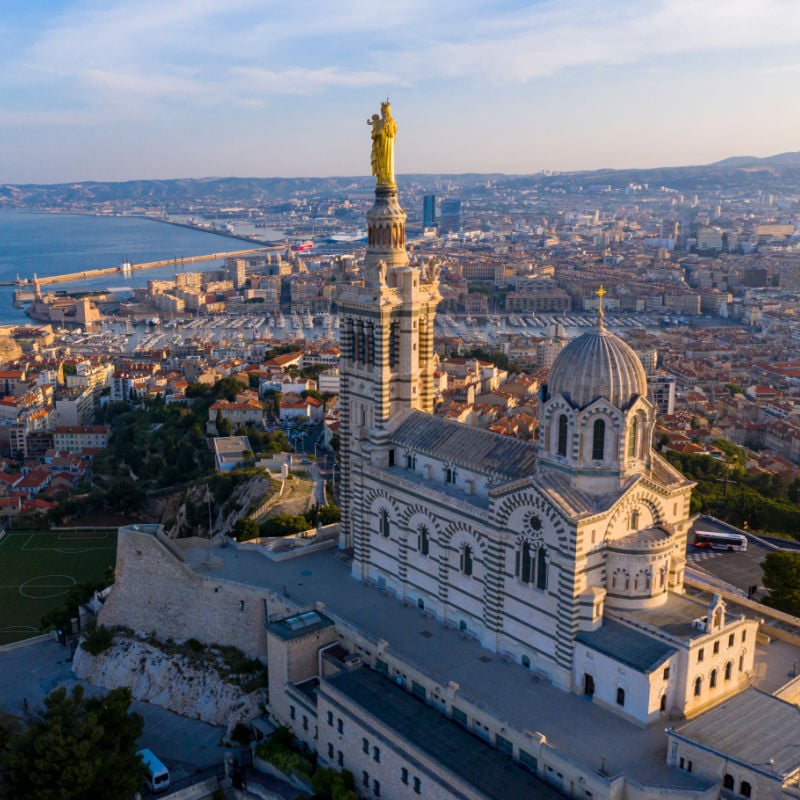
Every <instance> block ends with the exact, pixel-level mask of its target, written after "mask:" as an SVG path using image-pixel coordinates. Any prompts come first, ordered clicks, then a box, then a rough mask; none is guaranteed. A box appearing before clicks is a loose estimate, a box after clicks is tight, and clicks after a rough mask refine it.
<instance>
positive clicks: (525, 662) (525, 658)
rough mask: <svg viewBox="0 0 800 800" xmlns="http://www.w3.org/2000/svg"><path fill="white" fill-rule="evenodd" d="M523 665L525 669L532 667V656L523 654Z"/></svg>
mask: <svg viewBox="0 0 800 800" xmlns="http://www.w3.org/2000/svg"><path fill="white" fill-rule="evenodd" d="M522 666H523V667H525V669H529V668H530V666H531V659H530V656H522Z"/></svg>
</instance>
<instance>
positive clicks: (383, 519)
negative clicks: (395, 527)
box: [380, 508, 389, 537]
mask: <svg viewBox="0 0 800 800" xmlns="http://www.w3.org/2000/svg"><path fill="white" fill-rule="evenodd" d="M380 531H381V536H386V537H388V536H389V512H388V511H387V510H386V509H385V508H382V509H381V511H380Z"/></svg>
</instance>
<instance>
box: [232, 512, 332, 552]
mask: <svg viewBox="0 0 800 800" xmlns="http://www.w3.org/2000/svg"><path fill="white" fill-rule="evenodd" d="M340 518H341V512H340V509H339V506H335V505H327V506H321V505H319V503H315V504H314V505H313V506H312V507H311V508H310V509H308V511H306V512H305V513H303V514H277V515H275V516H274V517H270V518H269V519H266V520H265V521H264V522H262V523H261V525H259V524H258V523H257V522H256V521H255V520H253V519H250V518H249V517H245V518H242V519H240V520H238V521H237V522H236V524H235V525H234V527H233V537H234V538H235V539H236V540H237V541H240V542H246V541H249V540H250V539H258V538H259V537H262V536H263V537H267V536H291V535H292V534H293V533H302V531H307V530H310V529H312V528H315V527H316V526H317V525H331V524H333V523H334V522H338V521H339V519H340Z"/></svg>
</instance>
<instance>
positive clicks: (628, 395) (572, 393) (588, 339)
mask: <svg viewBox="0 0 800 800" xmlns="http://www.w3.org/2000/svg"><path fill="white" fill-rule="evenodd" d="M547 384H548V385H547V388H548V394H549V395H550V397H555V396H556V395H559V394H563V395H564V396H565V397H566V398H567V399H568V400H569V401H570V402H571V403H572V404H573V405H574V406H576V407H577V408H585V407H586V406H588V405H589V403H592V402H594V401H595V400H597V398H599V397H604V398H605V399H606V400H608V401H609V402H611V403H612V404H613V405H615V406H616V407H617V408H619V409H622V410H625V409H626V408H627V407H628V406H629V405H630V404H631V403H632V402H633V401H634V400H635V399H636V398H637V397H647V376H646V375H645V372H644V367H643V366H642V362H641V361H640V360H639V356H637V355H636V353H634V352H633V350H632V349H631V347H630V346H629V345H627V344H625V342H623V341H622V339H620V338H619V336H616V335H614V334H613V333H609V332H608V331H607V330H606V329H605V328H604V327H603V323H602V316H600V319H599V320H598V326H597V328H596V329H595V330H593V331H590V332H588V333H584V334H582V335H581V336H579V337H578V338H577V339H574V340H573V341H571V342H570V343H569V344H568V345H567V346H566V347H565V348H564V349H563V350H562V351H561V352H560V353H559V354H558V356H557V357H556V360H555V361H554V362H553V366H552V368H551V370H550V377H549V379H548V382H547Z"/></svg>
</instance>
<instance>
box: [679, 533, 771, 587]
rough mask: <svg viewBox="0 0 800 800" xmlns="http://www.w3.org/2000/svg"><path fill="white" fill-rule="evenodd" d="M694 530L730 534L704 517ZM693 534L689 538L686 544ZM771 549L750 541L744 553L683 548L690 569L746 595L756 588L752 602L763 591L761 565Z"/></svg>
mask: <svg viewBox="0 0 800 800" xmlns="http://www.w3.org/2000/svg"><path fill="white" fill-rule="evenodd" d="M694 528H698V529H700V530H704V531H719V532H721V533H728V532H729V530H728V529H726V528H724V527H723V526H721V525H718V524H716V523H715V522H714V521H713V520H710V519H708V518H707V517H701V518H700V519H698V521H697V522H696V523H695V525H694ZM691 541H692V534H691V533H690V534H689V542H691ZM768 552H770V548H768V547H765V546H764V545H762V544H759V543H758V542H756V541H753V540H752V539H750V541H749V542H748V545H747V550H746V551H745V552H743V553H742V552H735V553H728V552H726V551H725V550H698V549H697V548H695V547H692V545H691V544H689V546H688V547H687V548H686V560H687V562H688V565H689V566H696V567H698V568H699V569H701V570H703V571H704V572H708V573H710V574H711V575H714V576H715V577H717V578H720V579H721V580H723V581H725V582H726V583H729V584H731V585H732V586H735V587H737V588H738V589H741V590H742V591H743V592H744V593H745V594H747V593H748V592H749V590H750V589H751V588H752V587H754V586H755V587H757V589H756V591H755V593H754V595H753V599H754V600H758V599H759V598H761V597H763V595H764V593H765V589H764V587H763V585H762V578H763V574H762V570H761V562H762V561H763V560H764V556H766V554H767V553H768Z"/></svg>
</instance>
